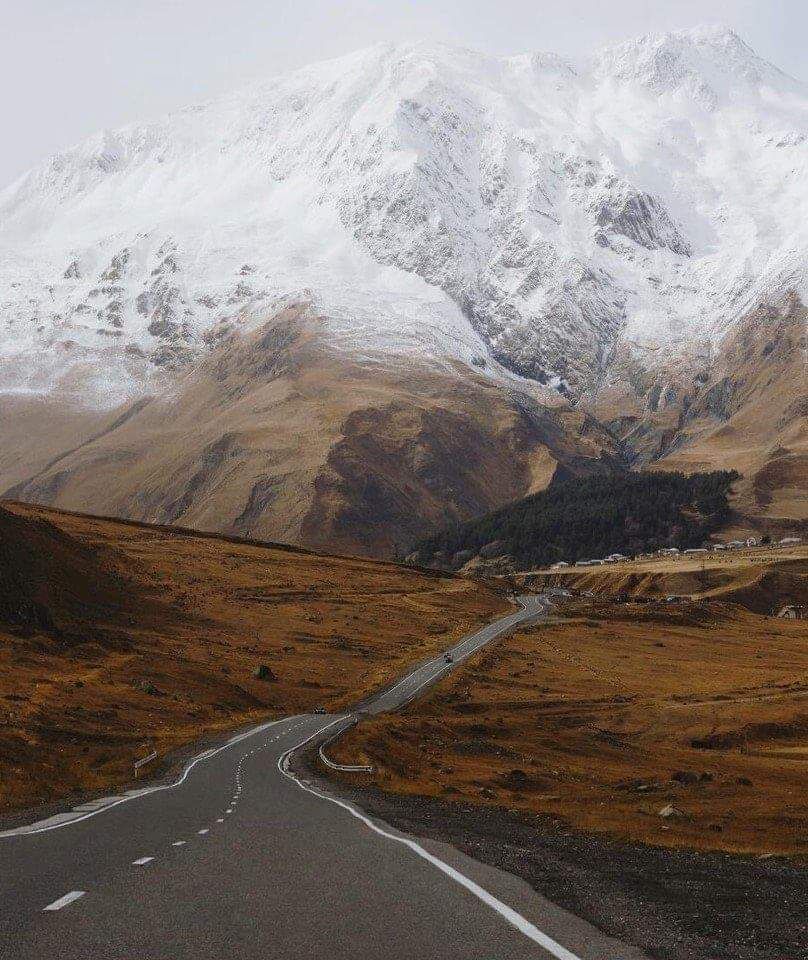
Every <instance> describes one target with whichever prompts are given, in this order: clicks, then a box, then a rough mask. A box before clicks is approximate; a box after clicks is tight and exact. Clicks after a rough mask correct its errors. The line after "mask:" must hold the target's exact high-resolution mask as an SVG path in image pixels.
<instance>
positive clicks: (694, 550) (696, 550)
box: [685, 547, 710, 557]
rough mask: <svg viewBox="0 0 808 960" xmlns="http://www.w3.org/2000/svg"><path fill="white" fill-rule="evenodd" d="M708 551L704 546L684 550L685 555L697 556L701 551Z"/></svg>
mask: <svg viewBox="0 0 808 960" xmlns="http://www.w3.org/2000/svg"><path fill="white" fill-rule="evenodd" d="M709 552H710V551H709V550H708V549H707V548H706V547H691V548H690V549H689V550H685V556H686V557H692V556H694V555H695V556H697V555H699V554H702V553H709Z"/></svg>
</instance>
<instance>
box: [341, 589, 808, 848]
mask: <svg viewBox="0 0 808 960" xmlns="http://www.w3.org/2000/svg"><path fill="white" fill-rule="evenodd" d="M563 613H564V614H565V618H564V619H563V620H562V621H560V622H554V623H548V624H544V625H541V624H540V625H538V626H536V627H533V628H530V629H525V630H522V631H520V632H519V633H518V634H515V635H513V636H511V637H508V638H505V639H504V640H502V641H501V642H500V643H498V644H497V646H496V648H494V649H491V650H490V651H489V652H487V653H485V654H484V655H483V656H481V657H480V658H479V659H477V660H475V661H474V662H473V663H471V664H470V665H468V666H464V667H462V668H460V669H459V670H458V671H457V673H456V674H455V675H453V676H452V677H450V678H449V679H447V680H446V681H444V682H443V683H442V684H441V685H440V687H439V688H438V689H437V690H436V692H435V693H434V694H433V695H432V696H430V697H429V698H428V699H426V700H425V701H423V702H420V703H418V704H415V705H413V706H411V707H409V708H408V709H407V710H406V712H405V713H404V714H403V715H401V716H389V717H379V718H375V719H373V720H372V721H370V722H369V723H368V724H365V725H362V726H360V727H358V728H356V729H355V730H354V731H352V732H351V734H350V735H349V736H348V737H347V738H346V739H345V740H344V741H342V742H341V743H340V744H339V745H337V746H335V748H333V750H332V753H333V755H335V756H336V757H338V758H340V759H343V760H348V758H350V760H351V761H352V762H365V763H367V762H370V763H371V764H373V765H374V766H375V767H376V773H375V774H374V780H375V782H376V783H378V785H379V786H381V787H382V788H383V789H384V790H387V791H393V792H400V793H405V794H420V795H427V796H436V797H443V798H448V799H457V800H460V801H465V802H472V803H480V804H502V805H504V806H506V807H509V808H516V809H522V810H526V811H532V812H535V813H540V814H546V815H547V816H548V817H550V818H552V819H553V820H555V821H558V822H560V823H562V824H569V825H570V826H572V827H574V828H576V829H583V830H586V831H590V832H594V833H602V834H606V835H608V836H612V837H617V838H628V839H632V840H638V841H643V842H647V843H652V844H661V845H665V846H671V847H679V846H687V847H697V848H701V849H723V850H729V851H745V852H751V853H756V854H768V853H797V854H800V855H803V856H805V855H808V839H806V838H808V791H806V789H805V787H806V782H807V780H806V777H808V629H806V623H805V621H801V622H800V621H786V620H778V619H773V618H769V617H761V616H759V615H756V614H754V613H752V612H750V611H748V610H746V609H744V608H742V607H740V606H738V605H736V604H731V603H719V602H715V601H712V602H701V603H697V604H686V605H685V604H683V605H681V606H670V605H666V604H664V603H659V602H657V603H650V604H633V603H630V604H615V603H613V602H610V601H608V600H602V599H601V600H592V601H574V602H572V604H571V605H570V606H569V607H568V608H567V609H565V610H564V611H563Z"/></svg>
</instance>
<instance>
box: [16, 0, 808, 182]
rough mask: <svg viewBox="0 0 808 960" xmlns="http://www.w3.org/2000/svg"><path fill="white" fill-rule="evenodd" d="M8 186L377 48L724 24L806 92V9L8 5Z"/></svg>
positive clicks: (563, 2) (588, 45) (100, 0)
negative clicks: (137, 127) (97, 135)
mask: <svg viewBox="0 0 808 960" xmlns="http://www.w3.org/2000/svg"><path fill="white" fill-rule="evenodd" d="M0 10H2V14H3V15H2V20H0V23H2V29H1V30H0V89H1V90H2V91H3V93H2V97H0V116H1V117H2V127H1V128H0V129H2V132H3V137H2V140H3V148H2V150H0V187H2V186H4V185H5V184H7V183H8V182H10V181H11V180H13V179H14V178H15V177H16V176H18V175H19V174H20V173H22V172H24V171H25V170H26V169H27V168H28V167H30V166H32V165H33V164H35V163H36V162H37V161H39V160H42V159H43V158H44V157H47V156H48V155H50V154H52V153H54V152H56V151H57V150H60V149H62V148H64V147H67V146H70V145H71V144H73V143H75V142H77V141H79V140H81V139H83V138H84V137H86V136H88V135H89V134H91V133H93V132H94V131H96V130H99V129H101V128H103V127H114V126H120V125H121V124H124V123H127V122H129V121H131V120H139V119H149V118H151V117H156V116H159V115H160V114H162V113H165V112H166V111H168V110H172V109H174V108H176V107H180V106H184V105H185V104H188V103H192V102H194V101H196V100H202V99H206V98H208V97H210V96H212V95H215V94H217V93H222V92H226V91H228V90H232V89H234V88H236V87H238V86H240V85H242V84H244V83H245V82H248V81H249V80H250V79H252V78H254V77H265V76H270V75H272V74H275V73H281V72H283V71H286V70H289V69H292V68H294V67H297V66H302V65H303V64H305V63H311V62H313V61H316V60H322V59H324V58H326V57H333V56H338V55H340V54H342V53H347V52H349V51H351V50H356V49H358V48H360V47H365V46H368V45H369V44H372V43H376V42H378V41H380V40H415V39H422V38H432V39H439V40H445V41H448V42H451V43H458V44H461V45H464V46H470V47H475V48H478V49H483V50H486V51H489V52H491V53H506V54H508V53H522V52H525V51H533V50H552V51H554V52H556V53H561V54H569V55H579V54H582V53H585V52H587V51H589V50H591V49H593V48H595V47H597V46H599V45H601V44H604V43H611V42H614V41H619V40H624V39H627V38H628V37H631V36H635V35H638V34H642V33H648V32H657V31H661V30H669V29H678V28H681V27H692V26H695V25H696V24H699V23H705V22H706V23H714V22H721V23H726V24H728V25H730V26H732V27H734V28H735V29H736V30H737V31H738V32H739V33H740V34H741V36H742V37H743V38H744V39H745V40H746V41H747V43H749V44H750V45H751V46H752V47H753V48H754V49H755V50H757V52H758V53H759V54H760V55H761V56H763V57H765V58H766V59H768V60H771V61H772V62H773V63H775V64H776V65H777V66H778V67H780V68H781V69H783V70H785V71H786V72H787V73H790V74H792V75H793V76H797V77H799V78H800V79H804V80H808V56H806V37H807V36H808V0H342V2H333V0H331V2H329V0H224V2H223V0H73V2H70V0H22V2H17V0H0Z"/></svg>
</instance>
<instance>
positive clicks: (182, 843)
mask: <svg viewBox="0 0 808 960" xmlns="http://www.w3.org/2000/svg"><path fill="white" fill-rule="evenodd" d="M187 842H188V841H187V840H175V841H174V842H173V843H172V844H171V846H172V847H184V846H185V844H186V843H187Z"/></svg>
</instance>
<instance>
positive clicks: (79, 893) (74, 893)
mask: <svg viewBox="0 0 808 960" xmlns="http://www.w3.org/2000/svg"><path fill="white" fill-rule="evenodd" d="M86 892H87V891H86V890H71V891H70V893H66V894H65V895H64V896H63V897H59V899H58V900H54V901H53V903H49V904H48V905H47V907H43V908H42V909H43V912H44V911H45V910H61V909H62V907H66V906H67V905H68V904H69V903H72V902H73V901H74V900H78V898H79V897H83V896H84V894H85V893H86Z"/></svg>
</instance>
